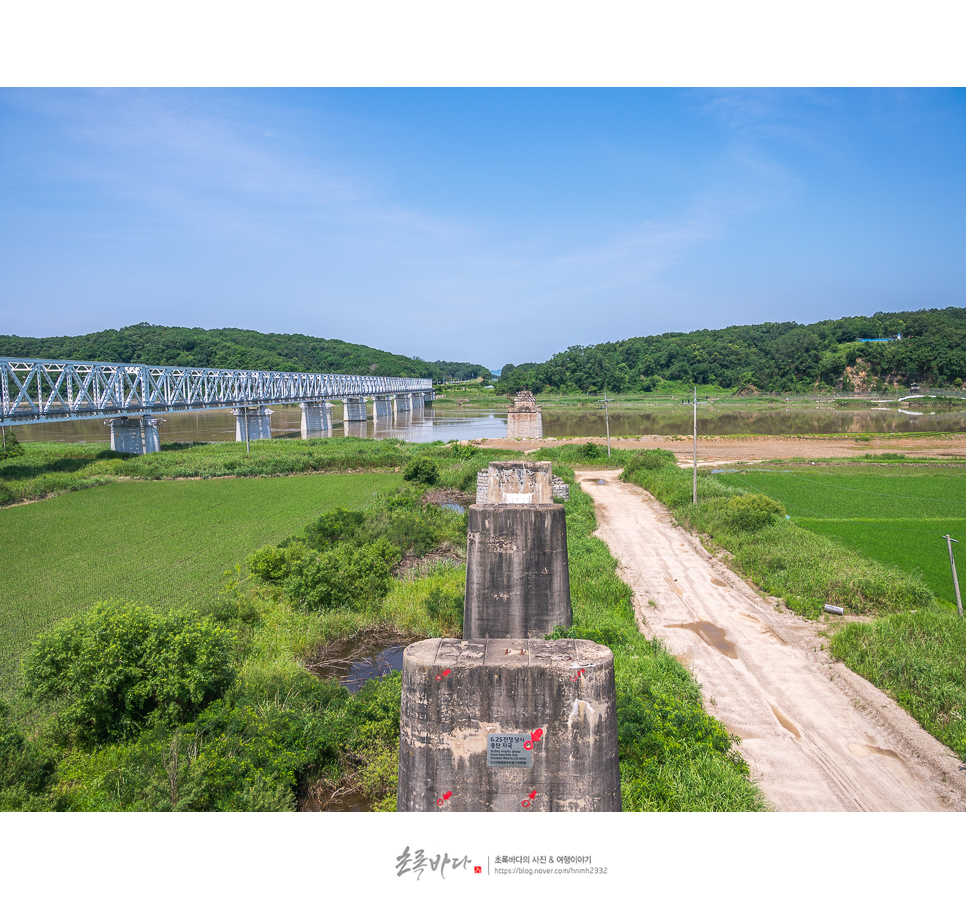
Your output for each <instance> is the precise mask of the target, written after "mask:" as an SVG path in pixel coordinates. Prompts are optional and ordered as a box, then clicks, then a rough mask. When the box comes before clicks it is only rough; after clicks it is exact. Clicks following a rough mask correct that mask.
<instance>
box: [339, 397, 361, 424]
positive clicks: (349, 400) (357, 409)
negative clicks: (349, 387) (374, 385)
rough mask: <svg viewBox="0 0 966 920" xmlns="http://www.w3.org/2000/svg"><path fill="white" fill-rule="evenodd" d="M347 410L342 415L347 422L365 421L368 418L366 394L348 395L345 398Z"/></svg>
mask: <svg viewBox="0 0 966 920" xmlns="http://www.w3.org/2000/svg"><path fill="white" fill-rule="evenodd" d="M344 402H345V412H344V414H343V416H342V419H343V421H346V422H364V421H365V420H366V398H365V396H347V397H346V398H345V400H344Z"/></svg>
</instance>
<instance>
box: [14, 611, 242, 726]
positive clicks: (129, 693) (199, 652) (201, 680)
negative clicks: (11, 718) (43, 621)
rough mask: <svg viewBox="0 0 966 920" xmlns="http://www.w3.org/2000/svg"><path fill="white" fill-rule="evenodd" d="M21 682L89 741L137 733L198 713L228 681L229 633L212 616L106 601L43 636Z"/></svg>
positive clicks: (231, 673)
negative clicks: (152, 726) (51, 706)
mask: <svg viewBox="0 0 966 920" xmlns="http://www.w3.org/2000/svg"><path fill="white" fill-rule="evenodd" d="M23 676H24V686H25V689H26V692H27V694H28V695H29V696H31V697H33V698H34V699H36V700H51V701H53V702H55V703H56V704H57V705H58V706H59V710H60V717H61V720H62V723H63V724H64V725H65V727H67V728H69V730H71V731H72V732H74V733H76V736H77V738H78V739H79V740H81V741H85V742H104V741H114V740H122V739H126V738H133V737H135V736H136V735H137V734H138V733H139V732H140V731H142V730H143V729H144V728H146V727H148V726H150V725H155V724H160V725H169V726H170V725H176V724H178V723H179V722H185V721H187V720H188V719H190V718H192V717H193V716H195V715H196V714H197V713H199V712H200V711H201V710H202V709H203V708H204V707H205V706H206V705H207V704H208V703H210V702H211V701H212V700H214V699H216V698H217V697H218V696H220V695H221V694H222V693H223V692H224V691H225V690H226V689H227V688H228V686H229V685H230V684H231V682H232V680H233V679H234V677H235V671H234V668H233V666H232V662H231V635H230V633H229V632H228V630H226V629H224V628H223V627H221V626H218V625H217V624H216V623H215V622H214V621H213V620H212V619H210V618H208V617H199V616H198V615H197V614H195V613H192V612H190V611H187V610H179V611H174V612H170V613H169V612H163V611H159V610H153V609H152V608H150V607H137V606H135V605H133V604H113V603H101V604H98V605H97V606H95V607H94V608H92V609H91V610H89V611H88V612H87V613H84V614H80V615H78V616H75V617H72V618H70V619H69V620H66V621H64V622H63V623H61V624H59V625H58V626H56V627H55V628H54V629H52V630H50V631H49V632H47V633H43V634H42V635H41V636H39V637H38V638H37V639H36V640H35V642H34V643H33V646H32V648H31V650H30V652H29V653H28V654H27V656H26V657H25V659H24V661H23Z"/></svg>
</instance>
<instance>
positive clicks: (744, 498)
mask: <svg viewBox="0 0 966 920" xmlns="http://www.w3.org/2000/svg"><path fill="white" fill-rule="evenodd" d="M712 501H719V502H724V507H723V509H722V515H721V516H722V522H723V523H724V525H725V527H728V528H729V529H731V530H738V531H743V532H745V533H755V532H756V531H759V530H761V529H762V528H763V527H768V526H769V525H770V524H777V523H778V521H780V520H781V519H782V518H784V517H785V508H784V506H782V505H781V504H780V503H779V502H777V501H775V499H773V498H769V497H768V496H767V495H762V494H760V493H752V494H748V495H735V496H734V497H733V498H729V499H712Z"/></svg>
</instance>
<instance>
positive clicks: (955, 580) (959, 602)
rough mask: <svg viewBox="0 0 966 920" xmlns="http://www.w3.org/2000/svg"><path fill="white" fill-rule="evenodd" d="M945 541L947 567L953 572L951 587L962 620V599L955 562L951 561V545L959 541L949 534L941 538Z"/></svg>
mask: <svg viewBox="0 0 966 920" xmlns="http://www.w3.org/2000/svg"><path fill="white" fill-rule="evenodd" d="M943 538H944V539H945V541H946V546H948V547H949V567H950V568H951V569H952V570H953V587H954V588H955V589H956V608H957V609H958V610H959V618H960V619H962V618H963V599H962V598H961V597H960V596H959V579H958V578H957V577H956V560H955V559H953V544H954V543H958V542H959V540H954V539H953V538H952V537H951V536H949V534H948V533H947V534H945V535H944V537H943Z"/></svg>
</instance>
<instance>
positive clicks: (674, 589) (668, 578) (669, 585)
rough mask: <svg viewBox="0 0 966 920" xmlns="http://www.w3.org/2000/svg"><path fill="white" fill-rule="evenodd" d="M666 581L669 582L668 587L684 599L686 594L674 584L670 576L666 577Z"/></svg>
mask: <svg viewBox="0 0 966 920" xmlns="http://www.w3.org/2000/svg"><path fill="white" fill-rule="evenodd" d="M664 580H665V581H666V582H667V586H668V587H669V588H670V589H671V590H672V591H673V592H674V593H675V594H677V595H678V597H684V592H683V591H682V590H681V589H680V588H679V587H678V586H677V585H676V584H675V583H674V581H675V580H674V579H673V578H671V577H670V576H668V575H665V576H664Z"/></svg>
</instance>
